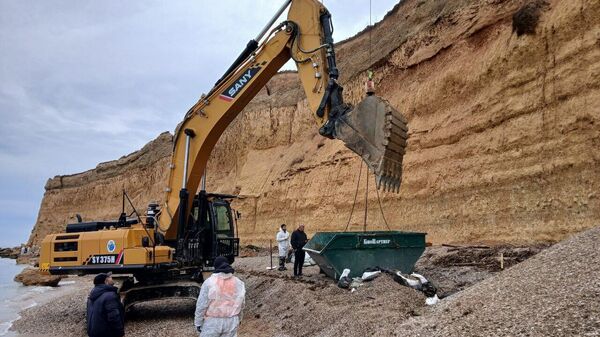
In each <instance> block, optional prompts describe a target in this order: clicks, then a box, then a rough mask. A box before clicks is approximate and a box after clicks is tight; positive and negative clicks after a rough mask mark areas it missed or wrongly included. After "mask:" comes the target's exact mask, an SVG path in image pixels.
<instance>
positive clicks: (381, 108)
mask: <svg viewBox="0 0 600 337" xmlns="http://www.w3.org/2000/svg"><path fill="white" fill-rule="evenodd" d="M334 136H335V138H337V139H340V140H342V141H343V142H344V144H345V145H346V147H347V148H349V149H350V150H352V151H354V152H355V153H357V154H358V155H359V156H361V157H362V159H363V160H364V162H365V163H366V164H367V165H368V166H369V168H370V169H371V170H373V172H374V173H375V177H376V180H375V181H376V185H377V188H378V189H380V188H383V189H384V190H385V191H393V192H396V193H398V192H399V191H400V183H401V181H402V159H403V157H404V153H405V152H406V146H407V139H408V125H407V122H406V118H404V116H402V114H400V113H399V112H398V111H397V110H396V109H394V108H393V107H392V106H391V105H390V104H389V103H388V102H387V101H385V100H384V99H382V98H380V97H377V96H368V97H367V98H365V99H364V100H362V101H361V102H360V103H359V104H358V105H357V106H356V107H355V108H354V109H352V110H348V111H347V112H346V113H345V114H344V115H342V116H340V117H338V118H337V119H336V120H335V134H334Z"/></svg>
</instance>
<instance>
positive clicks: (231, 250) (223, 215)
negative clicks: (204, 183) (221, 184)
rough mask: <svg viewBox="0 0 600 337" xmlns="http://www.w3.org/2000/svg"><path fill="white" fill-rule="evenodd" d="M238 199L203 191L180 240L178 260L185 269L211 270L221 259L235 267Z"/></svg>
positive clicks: (195, 198)
mask: <svg viewBox="0 0 600 337" xmlns="http://www.w3.org/2000/svg"><path fill="white" fill-rule="evenodd" d="M234 198H236V196H234V195H228V194H216V193H206V192H205V191H201V192H200V193H198V194H197V195H196V196H195V197H194V200H193V203H192V208H191V212H190V217H189V218H188V225H187V227H186V228H184V229H183V231H182V235H181V237H179V238H178V243H177V247H178V250H177V251H178V255H177V256H176V259H177V260H178V261H179V262H180V263H182V264H183V265H195V266H200V265H201V266H203V267H210V266H212V262H213V261H214V259H215V258H216V257H217V256H224V257H226V258H227V259H228V260H229V262H230V263H233V260H234V258H235V256H238V255H239V243H240V240H239V238H237V237H236V235H235V234H236V233H235V220H236V219H235V218H234V216H233V214H232V210H231V205H230V202H231V200H233V199H234Z"/></svg>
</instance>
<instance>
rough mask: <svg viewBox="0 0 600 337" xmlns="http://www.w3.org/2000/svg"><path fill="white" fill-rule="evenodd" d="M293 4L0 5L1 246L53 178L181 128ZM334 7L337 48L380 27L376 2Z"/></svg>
mask: <svg viewBox="0 0 600 337" xmlns="http://www.w3.org/2000/svg"><path fill="white" fill-rule="evenodd" d="M282 2H283V1H282V0H220V1H173V0H169V1H166V0H164V1H148V0H144V1H142V0H139V1H117V0H108V1H91V0H77V1H76V0H71V1H58V0H44V1H37V0H36V1H34V0H0V213H1V215H0V230H1V231H2V232H1V234H0V247H3V246H9V245H11V246H12V245H17V244H19V243H21V242H25V241H26V240H27V238H28V236H29V233H30V231H31V229H32V227H33V224H34V223H35V220H36V217H37V213H38V211H39V206H40V201H41V198H42V196H43V194H44V184H45V183H46V181H47V179H48V178H51V177H54V176H55V175H63V174H72V173H77V172H82V171H85V170H88V169H91V168H94V167H95V166H96V165H97V164H98V163H100V162H103V161H108V160H113V159H117V158H119V157H121V156H123V155H126V154H129V153H131V152H133V151H135V150H137V149H139V148H141V147H142V146H143V145H144V144H146V143H147V142H148V141H150V140H152V139H154V138H155V137H156V136H157V135H158V134H159V133H161V132H163V131H171V132H172V130H173V129H174V128H175V126H176V125H177V123H178V122H179V121H180V120H181V119H182V117H183V115H184V113H185V112H186V111H187V110H188V109H189V107H190V106H191V105H192V104H193V103H195V102H196V101H197V99H198V97H199V96H200V94H201V93H203V92H207V91H208V90H209V89H210V88H211V86H212V84H214V82H215V81H216V80H217V79H218V78H219V77H220V76H221V75H222V73H223V72H224V71H225V70H226V69H227V68H228V66H229V65H230V63H231V62H232V61H233V60H234V59H235V58H236V57H237V55H238V54H239V52H240V51H241V49H242V48H243V47H244V46H245V45H246V43H247V42H248V40H250V39H251V38H253V37H254V36H255V35H256V34H257V33H258V32H259V31H260V29H261V28H262V27H263V26H264V24H265V23H266V22H267V21H268V19H269V18H270V17H271V16H272V15H273V13H274V12H275V10H276V9H277V8H279V6H280V5H281V4H282ZM397 2H398V0H372V13H373V14H372V17H373V22H375V21H378V20H381V19H382V18H383V16H384V15H385V13H387V11H388V10H390V9H391V8H392V7H393V6H394V5H395V4H396V3H397ZM325 5H326V6H327V7H328V8H329V10H330V11H331V13H332V15H333V21H334V26H335V33H334V38H335V40H336V41H340V40H341V39H345V38H347V37H350V36H352V35H354V34H355V33H357V32H358V31H360V30H362V29H363V28H364V27H365V26H366V25H368V23H369V0H325ZM280 21H281V20H280ZM285 68H288V69H295V67H294V66H293V65H292V64H288V65H286V66H285ZM101 197H102V196H98V198H99V200H98V202H102V200H101Z"/></svg>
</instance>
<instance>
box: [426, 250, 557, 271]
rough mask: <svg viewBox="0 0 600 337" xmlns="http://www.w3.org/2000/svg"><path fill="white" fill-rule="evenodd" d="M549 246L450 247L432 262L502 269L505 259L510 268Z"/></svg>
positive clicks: (450, 265)
mask: <svg viewBox="0 0 600 337" xmlns="http://www.w3.org/2000/svg"><path fill="white" fill-rule="evenodd" d="M547 246H548V245H543V244H540V245H534V246H526V247H515V246H496V247H450V248H449V249H447V250H446V253H445V254H439V255H437V256H435V257H433V258H432V261H431V262H432V264H433V265H434V266H443V267H452V266H454V267H456V266H473V267H478V268H481V269H485V270H489V271H500V270H501V267H502V266H501V262H500V260H503V266H504V268H508V267H510V266H513V265H515V264H517V263H520V262H523V261H525V260H527V259H528V258H530V257H531V256H533V255H535V254H537V253H539V252H540V251H541V250H543V249H544V248H547ZM425 258H428V257H427V256H426V257H425Z"/></svg>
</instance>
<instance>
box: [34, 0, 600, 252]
mask: <svg viewBox="0 0 600 337" xmlns="http://www.w3.org/2000/svg"><path fill="white" fill-rule="evenodd" d="M527 2H528V1H516V0H515V1H510V0H486V1H484V0H480V1H466V0H462V1H441V0H438V1H416V0H415V1H413V0H406V1H403V2H402V3H401V4H400V5H398V6H397V7H396V8H395V9H394V10H393V11H392V12H390V13H389V14H388V16H386V18H385V19H384V20H383V21H382V22H380V23H378V24H377V25H376V26H375V27H374V28H372V31H371V32H370V33H371V40H372V41H373V47H372V50H373V51H374V52H373V54H372V55H371V56H369V53H368V50H369V48H368V41H369V37H368V35H369V34H368V32H363V33H361V34H359V35H357V36H356V37H354V38H351V39H349V40H347V41H344V42H342V43H340V44H338V45H337V54H338V58H339V66H340V69H341V72H342V74H343V75H342V84H343V85H344V87H345V91H344V94H345V98H346V99H347V100H348V101H350V102H353V103H356V102H358V101H359V100H360V99H361V98H362V97H363V95H364V93H363V81H364V78H365V74H364V73H365V70H366V69H368V68H369V67H372V68H373V69H374V70H375V74H376V82H377V88H378V94H379V95H380V96H382V97H384V98H386V99H387V100H389V101H390V102H391V103H392V104H393V105H394V106H395V107H396V108H398V109H399V110H400V111H402V112H403V113H404V114H405V116H406V117H407V118H408V120H409V128H410V131H409V135H410V137H409V148H408V151H407V154H406V156H405V159H404V176H403V178H404V180H403V185H402V188H401V192H400V194H392V193H385V192H379V194H380V199H381V208H382V209H383V214H385V220H387V223H388V224H389V227H390V228H392V229H402V230H411V231H424V232H428V233H429V235H428V241H432V242H434V243H440V242H474V241H477V242H482V241H486V242H512V243H522V242H534V241H548V240H549V241H555V240H560V239H562V238H563V237H564V236H566V235H568V234H570V233H573V232H576V231H579V230H581V229H584V228H589V227H591V226H594V225H597V224H598V220H597V219H598V218H599V216H600V201H599V200H598V198H599V197H600V196H599V195H598V192H597V191H598V190H599V188H600V179H599V178H598V177H600V166H599V165H598V163H599V161H600V154H598V151H597V149H598V148H599V145H600V129H599V128H598V123H600V88H599V87H600V2H598V1H596V0H581V1H580V0H577V1H558V0H554V1H547V2H546V3H545V5H542V6H541V7H540V8H541V12H540V18H539V23H538V24H537V27H536V28H535V34H529V35H522V36H517V34H516V33H514V32H513V28H512V24H513V22H512V16H513V14H514V13H515V12H516V11H517V10H518V9H519V8H521V7H522V6H523V5H524V4H525V3H527ZM170 141H171V140H170V136H169V135H167V134H163V135H161V136H160V137H159V138H158V139H157V140H155V141H153V142H152V143H150V144H148V145H147V146H146V147H145V148H144V149H142V150H141V151H140V152H139V153H134V154H132V155H129V156H127V157H124V158H121V159H120V160H118V161H115V162H110V163H106V164H101V165H99V166H98V168H96V169H95V170H91V171H88V172H85V173H82V174H78V175H74V176H63V177H56V178H54V179H52V180H50V181H49V182H48V184H47V186H46V194H45V196H44V199H43V201H42V205H41V208H40V213H39V217H38V221H37V223H36V225H35V228H34V231H33V233H32V236H31V239H30V241H31V242H32V243H34V244H35V243H37V242H39V240H41V238H43V236H44V235H45V234H46V233H49V232H56V231H60V230H62V229H63V228H64V224H65V223H66V221H67V219H68V218H69V217H71V216H72V215H73V214H74V213H81V214H83V215H84V218H85V219H92V218H114V217H115V216H116V215H117V213H118V212H119V209H120V202H121V201H120V192H121V190H122V188H123V187H125V188H126V189H127V191H128V192H129V193H130V195H132V196H133V198H134V202H135V203H136V207H138V208H140V209H144V208H145V205H146V204H147V203H148V201H150V200H160V199H161V197H162V193H161V191H162V190H163V189H164V187H165V184H166V173H167V170H166V166H167V163H168V159H169V155H170V150H171V144H170ZM143 158H147V159H143ZM150 158H151V159H150ZM119 162H120V163H121V164H119ZM150 162H151V163H150ZM360 166H361V161H360V160H359V159H358V158H357V157H356V156H355V155H354V154H353V153H352V152H350V151H349V150H347V149H345V148H344V146H343V145H342V144H341V143H340V142H338V141H331V140H327V139H323V138H322V137H320V136H318V134H317V128H316V126H315V124H314V121H313V119H312V117H311V113H310V111H309V110H308V108H307V105H306V102H305V99H304V94H303V93H302V91H301V89H300V85H299V82H298V79H297V77H296V75H295V74H294V73H284V74H279V75H278V76H276V77H275V78H273V80H271V81H270V82H269V84H268V85H267V89H264V90H262V91H261V93H260V94H259V95H258V96H257V97H256V98H255V99H254V100H253V101H252V103H251V104H250V105H249V106H248V107H247V108H246V109H245V110H244V111H243V112H242V113H241V114H240V116H238V118H237V119H236V120H235V121H234V122H233V123H232V124H231V125H230V127H229V128H228V130H227V131H226V132H225V134H224V136H223V137H222V138H221V140H220V141H219V143H218V144H217V146H216V148H215V150H214V151H213V154H212V157H211V161H210V162H209V167H208V177H209V179H208V189H209V190H212V191H218V192H227V193H236V194H239V195H240V199H239V200H237V201H236V202H235V203H234V207H236V208H237V209H238V210H239V211H240V212H241V213H242V214H243V215H242V219H241V220H240V222H239V231H240V235H241V238H242V240H243V244H248V243H254V244H262V245H264V244H267V242H268V240H269V239H270V238H271V237H272V236H273V235H274V233H275V230H276V228H277V226H278V225H279V224H280V223H286V224H288V226H292V227H293V226H296V225H298V224H300V223H305V224H306V225H307V228H308V231H309V232H311V233H312V232H314V231H317V230H344V228H345V227H346V226H347V225H348V224H349V225H348V228H349V230H362V227H363V221H364V204H365V202H364V200H365V190H366V180H365V177H366V172H365V169H364V168H363V169H362V171H361V169H360ZM359 172H361V173H360V174H359ZM359 175H360V176H361V182H360V184H359V185H358V192H357V194H358V197H357V204H356V206H355V207H354V213H353V216H352V217H351V218H350V213H351V210H352V208H353V201H354V200H355V193H356V191H357V180H358V176H359ZM369 179H370V181H369V191H368V194H367V195H368V203H367V204H368V213H367V215H368V218H367V223H368V229H384V228H386V226H385V220H384V217H383V216H382V213H381V212H380V205H379V203H378V198H377V193H376V191H375V189H374V180H373V176H372V174H369Z"/></svg>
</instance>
